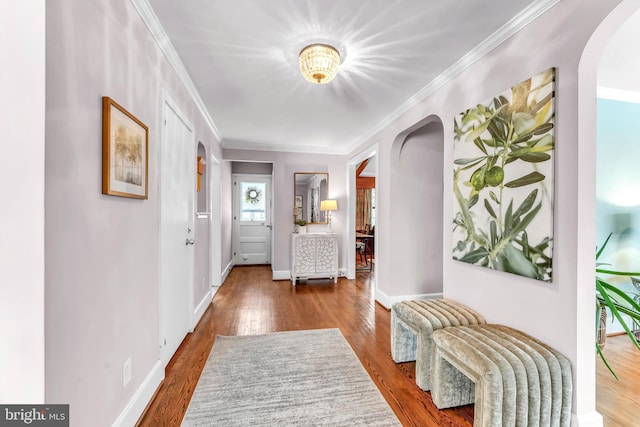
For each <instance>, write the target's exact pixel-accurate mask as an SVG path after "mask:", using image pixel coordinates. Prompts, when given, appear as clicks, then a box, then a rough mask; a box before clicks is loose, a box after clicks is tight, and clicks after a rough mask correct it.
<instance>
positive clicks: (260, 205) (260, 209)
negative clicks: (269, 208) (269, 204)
mask: <svg viewBox="0 0 640 427" xmlns="http://www.w3.org/2000/svg"><path fill="white" fill-rule="evenodd" d="M240 186H241V189H242V193H241V194H242V200H240V221H265V220H266V215H265V195H266V189H267V188H266V187H267V186H266V185H265V183H264V182H241V183H240Z"/></svg>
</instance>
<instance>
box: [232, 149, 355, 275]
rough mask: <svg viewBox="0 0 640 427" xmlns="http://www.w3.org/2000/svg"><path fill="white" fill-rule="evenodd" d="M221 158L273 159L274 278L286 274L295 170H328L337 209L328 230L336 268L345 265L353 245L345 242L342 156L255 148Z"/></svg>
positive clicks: (315, 227) (319, 228)
mask: <svg viewBox="0 0 640 427" xmlns="http://www.w3.org/2000/svg"><path fill="white" fill-rule="evenodd" d="M223 154H224V158H225V159H230V160H239V161H242V160H244V161H263V162H265V161H266V162H273V188H274V191H273V193H274V200H273V213H272V215H273V245H274V246H273V264H272V266H271V268H272V269H273V272H274V278H275V279H286V278H288V277H289V276H288V274H289V253H290V252H289V245H290V235H291V232H292V231H293V205H294V183H293V174H294V173H295V172H325V171H326V172H328V173H329V197H330V198H332V199H336V200H338V209H339V210H338V211H335V212H333V213H332V215H331V218H332V226H331V227H332V230H333V231H335V232H337V233H339V235H340V240H339V244H338V245H339V253H340V260H339V268H340V270H345V269H346V268H347V267H346V266H347V255H348V254H351V253H354V252H352V251H353V245H347V241H346V239H345V236H346V233H345V232H346V218H347V211H346V206H347V195H346V194H347V192H346V185H347V183H346V182H347V181H346V170H347V166H346V165H347V163H346V157H345V156H337V155H323V154H313V155H309V154H301V153H285V152H279V151H255V150H251V151H249V150H232V149H225V150H224V152H223ZM314 230H317V231H326V230H327V225H325V224H318V225H310V226H308V228H307V231H310V232H312V231H314Z"/></svg>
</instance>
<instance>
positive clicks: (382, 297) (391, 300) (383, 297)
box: [375, 289, 442, 310]
mask: <svg viewBox="0 0 640 427" xmlns="http://www.w3.org/2000/svg"><path fill="white" fill-rule="evenodd" d="M375 298H376V301H378V302H379V303H380V305H382V306H383V307H384V308H386V309H387V310H388V309H390V308H391V306H392V305H393V304H395V303H397V302H400V301H409V300H412V301H413V300H425V299H438V298H442V294H440V293H438V294H415V295H396V296H389V295H387V294H385V293H384V292H382V291H381V290H379V289H376V297H375Z"/></svg>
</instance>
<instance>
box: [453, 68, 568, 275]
mask: <svg viewBox="0 0 640 427" xmlns="http://www.w3.org/2000/svg"><path fill="white" fill-rule="evenodd" d="M554 99H555V68H549V69H547V70H545V71H543V72H541V73H540V74H537V75H535V76H533V77H531V78H529V79H527V80H525V81H523V82H521V83H518V84H517V85H515V86H513V87H512V88H511V89H508V90H506V91H504V92H503V93H501V94H499V95H497V96H495V97H494V98H493V99H491V100H489V101H487V102H485V103H482V104H478V105H476V106H475V107H472V108H469V109H468V110H466V111H464V112H463V113H461V114H459V115H458V116H456V117H455V118H454V133H455V134H454V148H453V158H454V162H453V164H454V169H453V192H454V217H453V259H455V260H459V261H463V262H467V263H470V264H476V265H481V266H484V267H488V268H491V269H495V270H500V271H505V272H509V273H514V274H518V275H521V276H526V277H531V278H534V279H537V280H542V281H546V282H550V281H551V272H552V265H551V261H552V243H553V153H554V144H555V140H554V120H555V114H554Z"/></svg>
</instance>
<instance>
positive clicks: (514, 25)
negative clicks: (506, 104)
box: [338, 0, 560, 154]
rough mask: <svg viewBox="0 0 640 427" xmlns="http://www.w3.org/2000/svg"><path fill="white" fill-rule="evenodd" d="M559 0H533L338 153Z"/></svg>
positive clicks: (388, 121)
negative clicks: (534, 0)
mask: <svg viewBox="0 0 640 427" xmlns="http://www.w3.org/2000/svg"><path fill="white" fill-rule="evenodd" d="M559 2H560V0H540V1H536V2H534V3H531V4H530V5H529V6H528V7H527V8H525V9H524V10H523V11H522V12H520V13H519V14H518V15H516V16H514V17H513V18H511V20H509V21H508V22H507V23H506V24H504V25H503V26H502V27H500V28H498V30H496V31H495V32H494V33H493V34H491V35H490V36H489V37H487V38H486V39H484V40H483V41H482V42H480V43H479V44H478V45H477V46H476V47H474V48H473V49H471V50H470V51H469V52H467V54H466V55H464V56H463V57H462V58H460V59H458V60H457V61H456V62H455V63H453V65H451V66H450V67H449V68H447V69H446V70H444V71H443V72H442V73H441V74H440V75H438V76H436V78H434V79H433V80H431V81H430V82H429V83H428V84H427V85H426V86H424V87H423V88H422V89H420V90H419V91H418V92H417V93H416V94H415V95H413V96H412V97H411V98H409V99H408V100H406V101H405V102H404V103H403V104H402V105H400V106H399V107H398V108H396V109H395V110H394V111H392V112H391V114H389V115H388V116H387V117H385V118H384V119H382V120H381V121H380V122H379V123H378V125H377V126H376V127H374V128H373V129H371V131H369V133H367V134H365V135H364V136H363V137H362V138H359V139H358V140H356V141H355V142H354V143H352V144H345V147H347V150H346V152H345V153H338V154H346V153H349V152H350V151H351V150H353V149H355V148H356V147H357V146H358V145H359V144H362V143H363V142H365V141H367V140H369V139H370V138H372V137H373V136H374V135H376V134H377V133H378V132H380V131H381V130H383V129H384V128H386V127H387V126H389V125H390V124H391V122H393V121H394V120H396V119H398V118H399V117H400V116H402V115H403V114H405V113H406V112H407V111H409V110H410V109H412V108H413V107H415V106H416V105H418V104H419V103H420V102H422V101H424V100H425V99H427V98H428V97H429V96H430V95H432V94H433V93H434V92H435V91H436V90H438V89H440V88H441V87H442V86H444V85H445V84H446V83H447V82H449V81H450V80H452V79H453V78H454V77H456V76H457V75H459V74H460V73H462V72H463V71H464V70H466V69H467V68H469V67H471V66H472V65H473V64H474V63H476V62H477V61H478V60H480V59H481V58H482V57H484V56H485V55H486V54H488V53H489V52H491V51H492V50H493V49H495V48H496V47H498V46H499V45H500V44H502V43H503V42H504V41H506V40H507V39H508V38H509V37H511V36H512V35H514V34H516V33H517V32H518V31H520V30H522V29H523V28H524V27H526V26H527V25H529V24H530V23H531V22H532V21H534V20H535V19H536V18H538V17H539V16H540V15H542V14H543V13H545V12H546V11H547V10H549V9H551V8H552V7H553V6H555V5H556V4H557V3H559Z"/></svg>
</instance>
